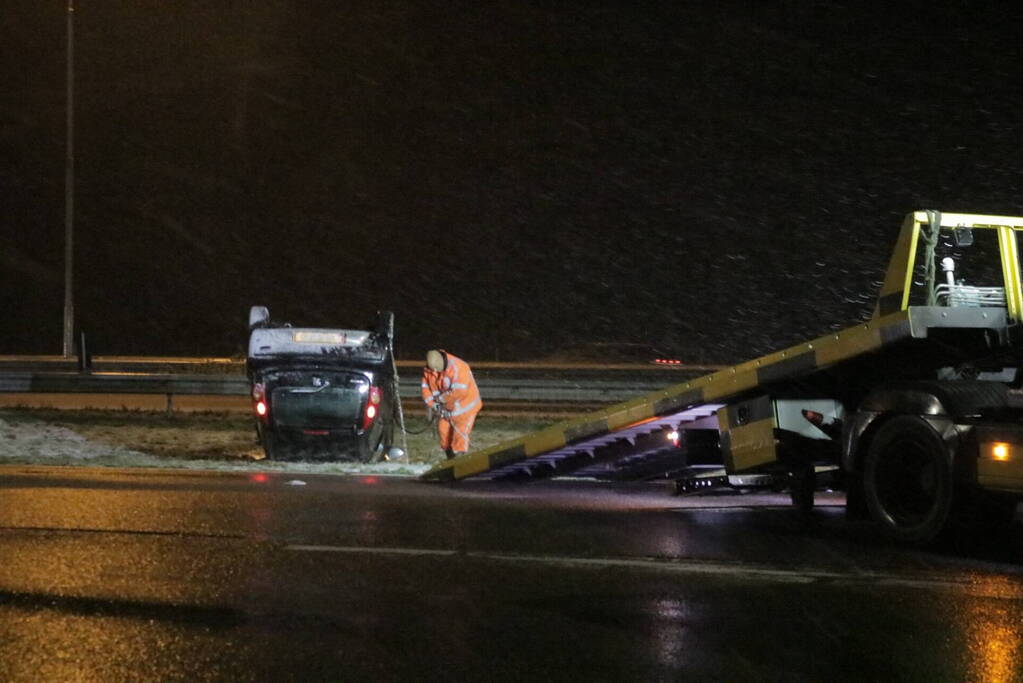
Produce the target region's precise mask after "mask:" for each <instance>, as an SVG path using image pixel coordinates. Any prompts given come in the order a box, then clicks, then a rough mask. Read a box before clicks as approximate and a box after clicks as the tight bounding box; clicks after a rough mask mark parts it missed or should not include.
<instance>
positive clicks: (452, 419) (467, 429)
mask: <svg viewBox="0 0 1023 683" xmlns="http://www.w3.org/2000/svg"><path fill="white" fill-rule="evenodd" d="M422 389H423V401H425V402H426V407H427V409H428V410H433V411H436V412H438V413H440V422H438V424H437V431H438V436H439V437H440V447H441V448H443V449H444V453H445V454H446V455H447V456H448V458H449V459H450V458H453V457H455V455H456V454H459V453H465V452H466V451H468V450H469V435H470V434H472V426H473V424H474V423H475V422H476V414H477V413H479V412H480V408H482V407H483V400H482V399H481V398H480V390H479V389H478V388H477V387H476V380H474V379H473V378H472V370H470V369H469V364H468V363H466V362H465V361H464V360H462V359H461V358H458V357H457V356H454V355H452V354H450V353H448V352H447V351H442V350H441V349H432V350H430V351H427V352H426V367H425V368H423V385H422Z"/></svg>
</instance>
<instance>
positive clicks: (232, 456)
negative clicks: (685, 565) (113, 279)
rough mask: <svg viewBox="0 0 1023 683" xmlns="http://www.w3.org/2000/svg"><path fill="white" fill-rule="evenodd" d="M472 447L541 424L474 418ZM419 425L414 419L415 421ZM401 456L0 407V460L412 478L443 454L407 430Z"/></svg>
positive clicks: (103, 415)
mask: <svg viewBox="0 0 1023 683" xmlns="http://www.w3.org/2000/svg"><path fill="white" fill-rule="evenodd" d="M477 424H478V427H477V430H476V432H474V434H473V437H474V439H473V440H474V445H475V446H476V448H486V447H487V446H490V445H493V444H495V443H498V442H500V441H503V440H505V439H509V438H514V437H516V436H519V435H521V434H522V433H525V432H527V431H531V430H532V429H536V428H539V427H541V426H544V425H545V424H546V423H543V422H538V421H537V420H535V419H532V420H531V419H519V420H516V419H511V420H509V419H501V418H492V419H491V420H489V421H488V420H480V421H479V422H478V423H477ZM423 426H425V425H416V428H422V427H423ZM408 446H409V455H408V457H407V458H406V460H407V461H406V462H379V463H358V462H280V461H270V460H266V459H265V458H264V455H263V451H262V449H260V448H259V446H258V445H257V444H256V442H255V438H254V430H253V425H252V421H251V419H239V418H238V417H236V416H228V415H216V414H203V415H188V416H173V417H166V416H164V415H162V414H159V413H144V412H130V411H33V410H10V411H5V412H3V413H2V414H0V465H2V464H10V465H89V466H97V467H159V468H174V469H189V470H217V471H229V472H232V471H233V472H251V471H264V472H282V473H287V472H294V473H299V472H301V473H308V474H375V475H382V476H396V477H415V476H419V475H420V474H422V473H423V472H426V471H427V470H429V469H430V468H431V467H432V466H433V465H434V464H436V463H438V462H440V461H441V460H442V459H443V457H444V456H443V454H442V453H441V452H440V450H439V449H438V448H437V446H436V443H435V439H434V437H433V435H432V434H431V433H429V431H425V430H424V432H423V433H421V434H419V435H410V436H409V439H408Z"/></svg>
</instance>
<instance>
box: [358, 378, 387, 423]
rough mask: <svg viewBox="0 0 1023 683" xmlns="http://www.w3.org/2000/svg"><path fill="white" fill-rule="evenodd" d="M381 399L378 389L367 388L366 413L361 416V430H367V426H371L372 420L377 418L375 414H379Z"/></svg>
mask: <svg viewBox="0 0 1023 683" xmlns="http://www.w3.org/2000/svg"><path fill="white" fill-rule="evenodd" d="M381 397H382V394H381V392H380V387H370V388H369V398H367V399H366V412H365V413H363V415H362V428H363V429H369V426H370V425H371V424H373V420H375V419H376V418H377V413H379V412H380V399H381Z"/></svg>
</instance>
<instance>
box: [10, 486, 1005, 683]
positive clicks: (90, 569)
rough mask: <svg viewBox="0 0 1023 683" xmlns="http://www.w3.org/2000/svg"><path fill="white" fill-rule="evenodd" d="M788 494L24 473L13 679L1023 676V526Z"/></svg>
mask: <svg viewBox="0 0 1023 683" xmlns="http://www.w3.org/2000/svg"><path fill="white" fill-rule="evenodd" d="M292 480H300V481H303V482H305V483H304V485H300V484H295V483H289V482H291V481H292ZM785 502H786V500H785V498H784V497H783V496H780V495H762V496H759V495H758V496H752V495H747V496H734V495H733V496H717V497H704V498H689V499H680V498H676V497H672V496H670V495H669V494H668V490H667V489H666V488H665V487H662V486H650V485H644V486H630V487H620V486H619V487H615V486H608V485H598V484H592V483H586V482H572V481H569V482H548V483H542V484H534V485H521V486H520V485H515V486H510V485H504V486H494V485H488V486H479V485H477V486H469V485H458V486H455V487H443V486H438V485H430V484H421V483H418V482H415V481H409V480H398V479H385V478H382V477H366V476H363V477H323V476H317V477H314V476H308V475H294V476H290V475H284V476H279V475H256V474H253V475H234V474H220V473H217V474H214V473H208V474H207V473H180V472H178V473H168V472H145V471H133V472H126V471H111V470H72V469H49V468H22V469H13V468H0V680H4V681H29V680H31V681H36V680H59V681H75V680H82V681H123V680H189V681H191V680H302V681H310V680H516V681H522V680H584V679H591V680H616V681H617V680H644V681H646V680H681V679H687V680H728V681H735V680H758V681H762V680H783V681H804V680H805V681H820V680H921V681H936V680H977V681H1009V680H1021V679H1023V539H1021V536H1023V533H1021V529H1020V528H1019V525H1018V524H1017V527H1016V529H1015V530H1014V532H1013V534H1012V535H1010V536H1004V537H1001V538H997V539H976V538H973V539H960V540H959V541H958V542H956V543H951V544H948V545H947V546H945V547H943V548H940V549H931V550H918V549H907V548H901V547H897V546H892V545H889V544H886V543H884V542H882V541H880V540H879V539H877V538H876V536H875V535H874V533H873V530H872V529H871V528H870V526H869V525H868V524H866V523H862V522H847V521H845V520H844V518H843V513H842V509H841V508H840V507H839V506H838V503H840V500H839V499H838V498H837V497H831V498H829V499H828V500H826V501H825V503H826V505H825V506H822V507H819V508H817V509H816V510H815V511H814V514H813V515H812V517H810V518H809V519H806V518H803V517H801V516H800V515H799V514H797V513H796V512H795V511H793V510H791V509H789V508H787V507H785V506H784V503H785Z"/></svg>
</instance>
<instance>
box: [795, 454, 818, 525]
mask: <svg viewBox="0 0 1023 683" xmlns="http://www.w3.org/2000/svg"><path fill="white" fill-rule="evenodd" d="M816 488H817V474H816V472H815V471H814V468H813V464H812V463H806V464H801V465H799V466H797V467H794V468H793V469H792V470H790V471H789V497H790V498H791V499H792V505H793V507H795V508H796V509H797V510H799V511H800V512H802V513H804V514H807V513H809V512H810V511H811V510H813V494H814V491H815V490H816Z"/></svg>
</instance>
